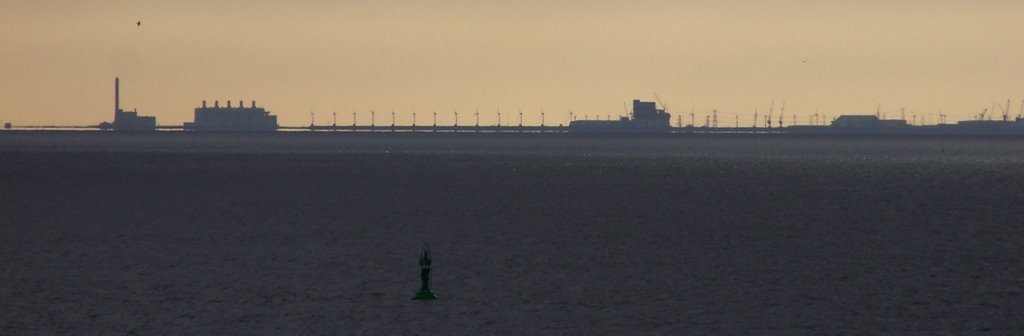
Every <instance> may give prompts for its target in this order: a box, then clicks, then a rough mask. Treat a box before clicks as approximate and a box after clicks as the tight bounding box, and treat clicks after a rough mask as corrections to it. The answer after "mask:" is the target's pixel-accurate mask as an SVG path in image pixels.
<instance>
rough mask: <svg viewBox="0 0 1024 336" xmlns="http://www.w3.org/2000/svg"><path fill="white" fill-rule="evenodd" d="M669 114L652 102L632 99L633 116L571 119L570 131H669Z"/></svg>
mask: <svg viewBox="0 0 1024 336" xmlns="http://www.w3.org/2000/svg"><path fill="white" fill-rule="evenodd" d="M670 119H671V115H670V114H668V113H667V112H665V110H663V109H659V108H658V107H657V105H655V103H654V102H643V101H640V100H639V99H634V100H633V118H632V119H630V118H629V117H620V118H619V119H618V120H573V121H571V122H569V131H570V132H609V133H615V132H669V131H671V130H672V129H671V126H670V125H669V120H670Z"/></svg>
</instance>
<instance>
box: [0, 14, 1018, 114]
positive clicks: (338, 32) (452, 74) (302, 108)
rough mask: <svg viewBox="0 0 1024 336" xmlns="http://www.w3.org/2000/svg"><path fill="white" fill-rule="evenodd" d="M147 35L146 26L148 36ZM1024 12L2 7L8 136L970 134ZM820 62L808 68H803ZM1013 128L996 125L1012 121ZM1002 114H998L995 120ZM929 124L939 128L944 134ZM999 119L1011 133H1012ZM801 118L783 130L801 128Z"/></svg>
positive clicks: (1001, 86) (1014, 49)
mask: <svg viewBox="0 0 1024 336" xmlns="http://www.w3.org/2000/svg"><path fill="white" fill-rule="evenodd" d="M139 20H141V21H142V25H141V26H136V25H135V22H136V21H139ZM1022 37H1024V1H1019V0H1016V1H984V0H982V1H949V0H930V1H893V0H887V1H882V0H861V1H643V0H641V1H601V0H595V1H531V0H526V1H489V0H472V1H468V0H467V1H339V0H332V1H313V0H307V1H302V0H299V1H288V2H285V1H217V0H206V1H192V0H185V1H139V0H135V1H46V0H41V1H21V0H6V1H3V2H0V42H2V43H0V74H2V75H0V121H5V122H6V121H10V122H13V123H15V124H16V125H40V124H50V125H54V124H57V125H95V124H97V123H99V122H100V121H109V120H112V118H113V80H114V77H115V76H120V77H121V84H122V87H121V102H122V107H124V108H128V109H131V108H137V109H138V111H139V112H140V114H143V115H153V116H156V117H157V122H158V124H161V125H180V124H181V123H182V122H183V121H191V120H192V114H193V109H194V108H195V107H196V106H198V105H199V104H200V103H201V101H202V100H207V101H210V102H211V104H212V101H213V100H220V101H221V103H222V104H223V103H224V101H225V100H229V99H230V100H233V101H235V102H236V103H237V101H238V100H245V101H246V102H248V101H250V100H256V101H257V103H258V104H259V105H261V106H264V107H266V108H267V109H269V110H270V111H271V112H272V113H274V114H276V115H278V116H279V121H280V123H281V124H282V125H307V124H309V121H310V111H313V112H315V113H316V115H317V122H318V123H323V124H329V123H330V122H331V113H332V111H337V114H338V123H339V124H351V122H352V112H353V111H357V112H358V113H359V119H360V120H359V123H360V124H369V119H370V114H369V112H368V111H369V110H371V109H372V110H376V111H377V124H389V123H390V122H391V120H390V119H391V116H390V111H392V110H394V111H396V113H397V117H398V123H403V124H408V123H411V121H412V112H413V111H416V112H417V119H418V120H417V121H418V123H419V124H425V123H429V121H430V113H431V111H434V110H436V111H437V112H438V123H445V124H448V123H451V122H452V119H453V111H456V110H457V111H459V114H460V124H470V123H472V118H473V117H472V113H473V111H474V110H476V109H477V108H479V110H480V111H481V124H493V123H494V122H495V111H496V110H497V109H501V111H502V112H503V115H504V116H505V117H511V120H509V119H506V123H508V122H512V123H518V120H516V119H518V116H516V114H517V113H516V111H517V110H518V109H520V108H521V109H522V111H523V112H524V115H525V123H528V124H536V123H539V122H540V111H541V109H543V110H544V111H546V112H547V113H546V114H547V118H546V119H547V123H548V124H557V123H564V122H566V120H567V119H568V113H567V111H568V110H569V109H573V110H575V111H576V113H577V115H578V116H580V118H581V119H582V118H583V117H584V116H588V117H589V118H591V119H593V118H595V117H597V116H600V118H602V119H604V118H605V117H606V116H608V115H611V116H612V117H615V116H617V115H620V114H623V113H624V112H623V102H626V101H629V100H631V99H633V98H640V99H644V100H653V99H654V95H653V93H654V92H657V94H658V95H659V96H660V97H661V99H662V100H663V101H664V102H665V103H666V104H667V105H668V110H669V112H670V113H673V115H674V116H673V118H672V123H673V125H674V124H675V123H676V117H675V115H680V114H681V115H685V117H684V118H685V119H684V123H689V115H690V112H691V110H692V111H695V113H696V116H697V119H698V124H701V123H702V119H703V116H704V115H705V114H707V113H709V112H710V111H711V110H712V109H718V110H719V124H720V125H723V126H724V125H729V126H732V125H733V123H734V122H735V116H736V115H739V116H740V120H741V123H742V124H750V123H751V122H752V119H753V111H754V109H755V108H757V109H759V110H760V111H761V113H764V111H766V110H767V109H768V106H769V104H770V103H771V101H772V99H774V100H775V101H776V106H775V109H776V112H778V110H779V108H780V107H781V106H780V105H781V103H782V101H783V100H785V101H786V114H787V115H792V114H796V115H797V116H798V120H797V121H798V122H799V123H801V124H804V123H807V122H808V118H809V116H810V115H811V114H813V113H814V112H815V110H819V111H820V112H819V113H820V114H823V115H830V116H837V115H840V114H874V112H875V109H876V106H877V105H878V104H879V103H881V106H882V112H883V113H885V114H886V115H887V116H888V117H890V118H894V117H895V118H898V117H899V109H900V107H901V106H905V107H906V110H907V116H906V118H907V119H908V120H910V119H911V118H912V115H914V114H917V115H919V118H921V119H928V120H929V121H932V122H936V121H938V114H939V113H940V111H941V113H945V114H947V115H949V119H950V120H957V119H969V118H971V117H972V116H974V115H976V114H978V113H980V112H981V111H982V109H985V108H989V107H991V106H992V103H993V102H998V103H999V104H1002V105H1005V103H1006V100H1007V99H1011V100H1012V106H1011V113H1010V115H1011V118H1012V117H1013V116H1016V115H1017V113H1019V112H1020V106H1021V99H1022V98H1024V80H1022V78H1021V75H1022V74H1024V42H1022V41H1024V40H1022ZM804 60H806V62H804ZM997 109H1000V108H999V107H997ZM997 114H998V115H1001V114H1002V112H999V113H997ZM929 115H930V117H929ZM998 115H997V118H998ZM791 120H792V119H791V117H790V116H787V117H786V123H787V124H789V123H790V122H791Z"/></svg>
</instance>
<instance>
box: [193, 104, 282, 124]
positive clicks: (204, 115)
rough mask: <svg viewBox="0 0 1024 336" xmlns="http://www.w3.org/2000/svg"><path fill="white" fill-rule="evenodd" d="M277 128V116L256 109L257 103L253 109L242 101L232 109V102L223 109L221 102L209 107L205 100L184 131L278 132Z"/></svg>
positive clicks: (258, 108) (264, 110) (253, 105)
mask: <svg viewBox="0 0 1024 336" xmlns="http://www.w3.org/2000/svg"><path fill="white" fill-rule="evenodd" d="M277 127H278V126H277V116H275V115H271V114H270V111H267V110H266V109H264V108H262V107H256V102H255V101H253V102H252V106H251V107H245V105H244V104H243V102H242V101H239V102H238V106H237V107H232V106H231V101H228V102H227V106H226V107H221V106H220V102H219V101H214V102H213V107H207V106H206V101H205V100H204V101H203V105H202V106H201V107H197V108H196V109H195V120H194V121H193V122H186V123H185V124H184V129H185V130H191V131H276V130H277Z"/></svg>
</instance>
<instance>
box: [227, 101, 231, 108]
mask: <svg viewBox="0 0 1024 336" xmlns="http://www.w3.org/2000/svg"><path fill="white" fill-rule="evenodd" d="M228 108H231V100H230V99H228Z"/></svg>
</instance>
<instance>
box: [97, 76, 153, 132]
mask: <svg viewBox="0 0 1024 336" xmlns="http://www.w3.org/2000/svg"><path fill="white" fill-rule="evenodd" d="M100 129H105V130H114V131H155V130H156V117H151V116H140V115H139V112H138V111H136V110H134V109H133V110H131V111H125V110H122V109H121V79H120V78H118V77H115V78H114V121H113V122H102V123H100Z"/></svg>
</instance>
